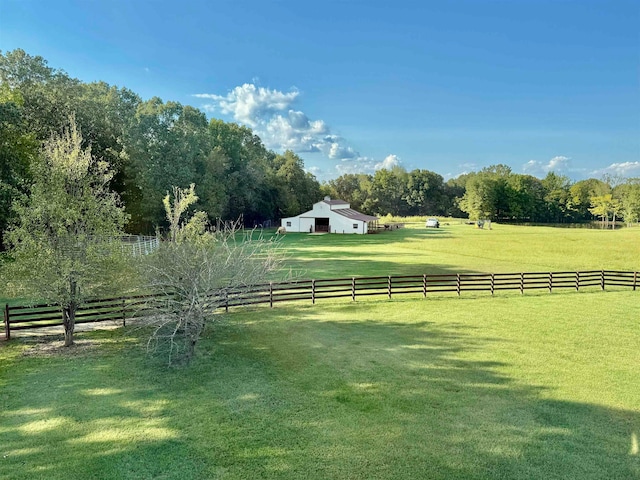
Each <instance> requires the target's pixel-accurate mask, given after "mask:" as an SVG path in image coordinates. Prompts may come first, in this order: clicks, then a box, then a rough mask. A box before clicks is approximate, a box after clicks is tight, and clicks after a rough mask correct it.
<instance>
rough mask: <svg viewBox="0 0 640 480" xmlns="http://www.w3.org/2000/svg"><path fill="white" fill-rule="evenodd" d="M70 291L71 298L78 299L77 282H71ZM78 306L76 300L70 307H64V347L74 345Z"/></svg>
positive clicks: (72, 301) (71, 302)
mask: <svg viewBox="0 0 640 480" xmlns="http://www.w3.org/2000/svg"><path fill="white" fill-rule="evenodd" d="M69 289H70V293H71V298H72V299H75V298H76V293H77V286H76V282H75V280H70V281H69ZM77 309H78V304H77V302H76V301H75V300H71V301H70V302H69V304H68V305H64V306H63V307H62V324H63V325H64V346H65V347H70V346H71V345H73V331H74V330H75V328H76V310H77Z"/></svg>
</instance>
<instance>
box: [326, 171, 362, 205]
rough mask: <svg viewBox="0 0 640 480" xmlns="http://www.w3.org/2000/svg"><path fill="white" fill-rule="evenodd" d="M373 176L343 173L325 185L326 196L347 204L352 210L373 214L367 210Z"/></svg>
mask: <svg viewBox="0 0 640 480" xmlns="http://www.w3.org/2000/svg"><path fill="white" fill-rule="evenodd" d="M372 181H373V175H369V174H365V173H345V174H344V175H341V176H339V177H338V178H335V179H332V180H329V182H327V184H326V192H325V193H326V194H327V195H329V196H330V197H332V198H339V199H341V200H344V201H346V202H349V204H350V205H351V208H353V209H354V210H359V211H363V212H364V213H368V214H373V211H370V210H369V207H368V205H370V201H369V198H370V196H371V183H372Z"/></svg>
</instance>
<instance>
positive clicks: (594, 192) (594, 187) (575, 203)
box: [568, 178, 611, 221]
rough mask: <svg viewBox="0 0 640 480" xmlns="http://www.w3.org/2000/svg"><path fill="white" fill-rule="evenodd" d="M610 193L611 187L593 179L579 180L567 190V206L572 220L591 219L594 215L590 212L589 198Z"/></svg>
mask: <svg viewBox="0 0 640 480" xmlns="http://www.w3.org/2000/svg"><path fill="white" fill-rule="evenodd" d="M608 193H611V187H610V186H609V185H608V184H607V183H605V182H603V181H602V180H598V179H595V178H589V179H587V180H580V181H579V182H576V183H574V184H573V185H571V187H570V188H569V201H568V206H569V208H570V210H571V212H572V215H573V219H574V220H577V221H585V220H591V219H593V216H592V215H596V216H599V215H597V214H594V213H593V212H592V211H591V208H593V207H592V205H591V198H592V197H602V196H604V195H606V194H608Z"/></svg>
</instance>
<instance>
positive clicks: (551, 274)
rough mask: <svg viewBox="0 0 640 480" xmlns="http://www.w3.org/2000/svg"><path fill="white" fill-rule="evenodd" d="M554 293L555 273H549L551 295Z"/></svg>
mask: <svg viewBox="0 0 640 480" xmlns="http://www.w3.org/2000/svg"><path fill="white" fill-rule="evenodd" d="M552 291H553V273H552V272H549V293H551V292H552Z"/></svg>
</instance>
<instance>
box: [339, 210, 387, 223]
mask: <svg viewBox="0 0 640 480" xmlns="http://www.w3.org/2000/svg"><path fill="white" fill-rule="evenodd" d="M332 211H333V212H335V213H337V214H338V215H342V216H343V217H347V218H351V219H352V220H360V221H362V222H373V221H374V220H379V218H378V217H372V216H371V215H365V214H364V213H360V212H358V211H356V210H354V209H352V208H336V209H334V210H332Z"/></svg>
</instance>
